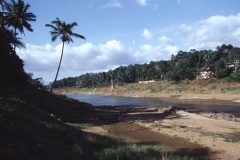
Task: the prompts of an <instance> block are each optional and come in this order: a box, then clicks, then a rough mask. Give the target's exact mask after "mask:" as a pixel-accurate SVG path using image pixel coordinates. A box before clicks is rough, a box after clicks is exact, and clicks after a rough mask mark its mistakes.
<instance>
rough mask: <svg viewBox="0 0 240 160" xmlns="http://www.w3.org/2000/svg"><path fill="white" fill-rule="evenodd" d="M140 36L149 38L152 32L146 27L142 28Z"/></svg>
mask: <svg viewBox="0 0 240 160" xmlns="http://www.w3.org/2000/svg"><path fill="white" fill-rule="evenodd" d="M142 36H143V37H144V38H147V39H151V38H152V33H151V32H150V31H148V30H147V29H144V30H143V33H142Z"/></svg>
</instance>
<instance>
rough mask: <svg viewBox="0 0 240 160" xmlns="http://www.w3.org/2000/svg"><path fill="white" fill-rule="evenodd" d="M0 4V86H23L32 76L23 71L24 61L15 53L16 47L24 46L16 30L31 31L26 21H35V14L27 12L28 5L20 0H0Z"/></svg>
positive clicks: (20, 31) (21, 31) (22, 32)
mask: <svg viewBox="0 0 240 160" xmlns="http://www.w3.org/2000/svg"><path fill="white" fill-rule="evenodd" d="M0 5H1V9H2V11H1V12H0V43H1V45H0V51H1V54H0V75H1V77H0V88H3V89H4V88H9V87H16V86H24V85H26V84H27V83H28V82H30V81H31V80H32V78H31V74H27V73H26V72H25V71H24V69H23V66H24V62H23V60H22V59H20V58H19V57H18V55H17V54H16V47H18V48H25V46H24V44H23V43H22V42H21V41H20V38H19V37H17V35H18V33H17V31H19V33H21V34H24V29H27V30H28V31H31V32H32V31H33V29H32V28H31V25H30V24H29V23H28V22H31V21H35V20H36V19H35V18H36V16H35V15H34V14H33V13H31V12H28V9H29V8H30V5H29V4H26V5H25V3H24V1H22V0H18V2H15V1H14V0H12V1H11V3H8V2H6V1H4V0H1V1H0Z"/></svg>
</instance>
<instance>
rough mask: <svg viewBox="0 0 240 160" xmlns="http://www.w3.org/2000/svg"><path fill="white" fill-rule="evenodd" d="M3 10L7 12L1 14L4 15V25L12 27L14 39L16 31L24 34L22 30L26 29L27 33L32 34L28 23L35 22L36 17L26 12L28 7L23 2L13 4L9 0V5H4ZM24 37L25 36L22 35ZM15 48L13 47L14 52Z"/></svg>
mask: <svg viewBox="0 0 240 160" xmlns="http://www.w3.org/2000/svg"><path fill="white" fill-rule="evenodd" d="M4 8H5V9H6V10H7V12H3V14H4V20H5V21H4V23H5V24H6V25H7V27H10V26H11V27H13V28H14V31H15V37H16V36H17V33H16V32H17V30H18V31H19V32H20V33H21V34H24V28H26V29H27V30H28V31H30V32H33V29H32V28H31V24H29V23H28V22H35V21H36V16H35V15H34V14H33V13H31V12H28V10H29V8H30V5H29V4H26V5H25V3H24V1H23V0H18V2H15V0H11V3H5V4H4ZM24 35H25V34H24ZM15 48H16V46H14V50H15Z"/></svg>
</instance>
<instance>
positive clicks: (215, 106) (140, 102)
mask: <svg viewBox="0 0 240 160" xmlns="http://www.w3.org/2000/svg"><path fill="white" fill-rule="evenodd" d="M66 96H68V97H70V98H73V99H76V100H79V101H81V102H87V103H90V104H92V105H93V106H130V107H134V106H156V107H157V106H158V105H159V106H160V107H167V106H176V107H178V108H189V109H196V110H200V111H214V112H226V113H231V114H234V115H235V116H237V117H240V103H239V102H238V103H237V102H232V101H220V100H178V99H176V98H175V99H164V98H152V97H121V96H98V95H84V94H67V95H66Z"/></svg>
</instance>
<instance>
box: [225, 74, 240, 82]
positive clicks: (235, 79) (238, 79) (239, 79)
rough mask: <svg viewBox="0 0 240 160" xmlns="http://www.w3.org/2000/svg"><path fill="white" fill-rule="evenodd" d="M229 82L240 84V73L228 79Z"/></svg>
mask: <svg viewBox="0 0 240 160" xmlns="http://www.w3.org/2000/svg"><path fill="white" fill-rule="evenodd" d="M227 81H229V82H240V72H237V73H232V74H231V75H230V76H229V77H227Z"/></svg>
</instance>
